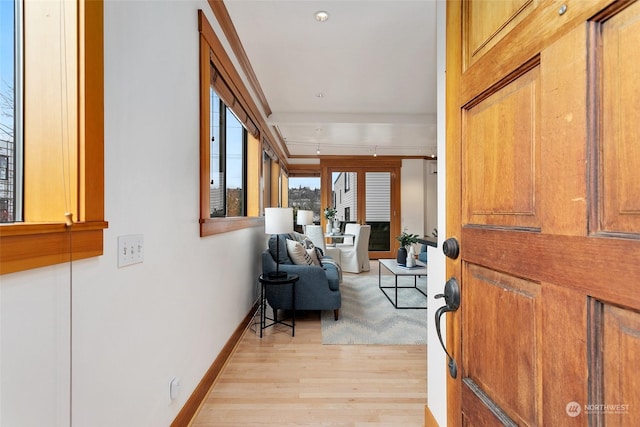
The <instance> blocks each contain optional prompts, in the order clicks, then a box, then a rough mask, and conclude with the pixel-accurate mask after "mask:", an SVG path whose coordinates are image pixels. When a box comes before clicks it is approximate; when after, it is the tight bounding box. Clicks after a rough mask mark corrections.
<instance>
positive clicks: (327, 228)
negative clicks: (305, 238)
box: [324, 221, 331, 234]
mask: <svg viewBox="0 0 640 427" xmlns="http://www.w3.org/2000/svg"><path fill="white" fill-rule="evenodd" d="M324 231H325V233H326V234H331V221H327V224H326V225H325V226H324Z"/></svg>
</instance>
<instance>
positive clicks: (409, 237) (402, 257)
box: [396, 231, 418, 265]
mask: <svg viewBox="0 0 640 427" xmlns="http://www.w3.org/2000/svg"><path fill="white" fill-rule="evenodd" d="M396 240H397V241H398V242H400V249H398V256H397V257H396V261H397V262H398V264H399V265H405V264H406V262H407V247H408V246H410V245H412V244H414V243H418V235H417V234H411V233H407V232H406V231H403V232H402V234H400V235H399V236H397V237H396Z"/></svg>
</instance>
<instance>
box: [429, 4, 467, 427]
mask: <svg viewBox="0 0 640 427" xmlns="http://www.w3.org/2000/svg"><path fill="white" fill-rule="evenodd" d="M436 14H437V16H436V23H437V33H436V34H437V49H436V52H437V61H436V63H437V68H438V69H437V80H438V91H437V97H438V99H437V102H438V123H437V128H438V174H437V177H438V179H437V181H438V184H437V187H438V189H437V192H438V248H437V249H434V248H429V249H428V255H427V256H428V259H429V263H428V267H429V271H428V284H427V286H428V288H429V295H430V297H429V299H428V300H427V312H428V313H433V314H435V312H436V310H437V309H438V307H440V306H442V305H444V301H443V300H442V299H439V300H436V299H434V298H433V296H434V295H436V294H439V293H442V292H443V291H444V284H445V281H446V268H445V257H444V254H443V253H442V250H441V249H440V248H442V242H443V241H444V240H445V239H446V236H447V232H446V198H445V190H446V185H445V184H446V180H445V178H446V170H445V163H446V158H445V137H446V134H445V76H446V74H445V70H446V67H445V63H446V61H445V59H446V58H445V57H446V48H445V47H446V43H445V34H446V31H445V24H446V4H445V2H444V1H441V0H439V1H438V2H437V4H436ZM429 317H430V318H431V319H430V320H429V322H430V323H429V327H428V328H427V405H428V406H429V410H430V411H431V414H433V416H434V418H435V419H436V421H437V422H438V424H439V425H441V426H446V425H447V382H446V381H447V375H448V372H449V371H448V368H447V360H446V356H445V354H444V351H443V350H442V348H441V347H440V342H439V341H438V338H437V335H436V330H435V324H434V323H433V322H434V319H433V315H431V316H429ZM445 317H446V315H445V316H443V317H442V322H441V323H440V327H441V331H442V334H443V340H445V342H446V330H447V321H446V318H445ZM458 363H460V361H458Z"/></svg>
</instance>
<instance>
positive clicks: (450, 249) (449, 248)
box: [442, 237, 460, 259]
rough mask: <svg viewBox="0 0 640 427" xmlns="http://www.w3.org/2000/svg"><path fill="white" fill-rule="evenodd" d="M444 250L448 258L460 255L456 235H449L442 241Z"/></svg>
mask: <svg viewBox="0 0 640 427" xmlns="http://www.w3.org/2000/svg"><path fill="white" fill-rule="evenodd" d="M442 252H444V254H445V255H446V256H447V258H451V259H456V258H458V255H460V245H459V244H458V240H457V239H456V238H455V237H449V238H448V239H447V240H445V241H444V243H442Z"/></svg>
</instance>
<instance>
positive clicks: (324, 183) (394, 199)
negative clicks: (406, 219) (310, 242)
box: [320, 156, 402, 259]
mask: <svg viewBox="0 0 640 427" xmlns="http://www.w3.org/2000/svg"><path fill="white" fill-rule="evenodd" d="M401 168H402V160H400V159H397V158H393V159H385V158H384V157H376V158H370V157H367V158H363V157H361V156H351V157H340V158H339V159H338V158H321V159H320V170H321V173H320V180H321V183H320V200H321V201H322V206H330V205H331V202H332V201H331V188H332V182H331V177H332V173H333V172H357V173H358V183H357V186H358V188H360V189H364V188H365V173H366V172H390V173H391V194H390V196H391V206H390V209H391V220H390V224H389V225H390V230H389V233H390V235H391V236H397V235H399V234H400V227H401V224H400V218H401V212H400V205H401V203H400V196H401V195H400V189H401V186H400V175H401V174H400V171H401ZM357 203H358V206H364V205H365V192H364V191H358V196H357ZM320 220H321V224H322V227H324V226H325V224H326V219H325V218H324V216H323V215H320ZM355 221H356V222H357V223H358V224H364V223H365V218H364V209H358V215H357V217H356V218H355ZM398 248H399V243H398V242H397V240H395V239H391V246H390V253H391V254H393V253H395V252H396V251H397V250H398ZM388 256H390V255H387V252H369V257H370V258H374V259H377V258H380V257H388Z"/></svg>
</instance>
